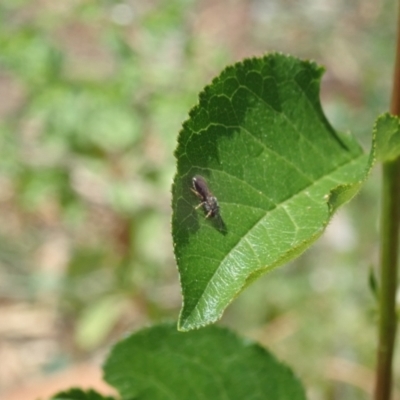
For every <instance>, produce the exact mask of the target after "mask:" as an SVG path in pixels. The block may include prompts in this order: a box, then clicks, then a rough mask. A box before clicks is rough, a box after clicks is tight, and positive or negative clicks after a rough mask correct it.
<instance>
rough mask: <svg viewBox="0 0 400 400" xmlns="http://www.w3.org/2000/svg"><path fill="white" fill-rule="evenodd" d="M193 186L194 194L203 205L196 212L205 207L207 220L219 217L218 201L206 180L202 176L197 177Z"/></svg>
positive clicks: (194, 178) (193, 181)
mask: <svg viewBox="0 0 400 400" xmlns="http://www.w3.org/2000/svg"><path fill="white" fill-rule="evenodd" d="M192 184H193V189H192V188H191V190H192V192H193V193H194V194H195V195H196V196H197V197H198V198H199V199H200V200H201V203H200V204H199V205H198V206H197V207H196V210H197V209H198V208H199V207H203V209H204V211H205V212H206V213H207V215H206V218H208V217H215V216H217V215H218V214H219V205H218V200H217V198H216V197H215V196H214V195H213V194H212V193H211V191H210V189H209V188H208V186H207V182H206V180H205V179H204V178H203V177H202V176H200V175H196V176H194V177H193V179H192Z"/></svg>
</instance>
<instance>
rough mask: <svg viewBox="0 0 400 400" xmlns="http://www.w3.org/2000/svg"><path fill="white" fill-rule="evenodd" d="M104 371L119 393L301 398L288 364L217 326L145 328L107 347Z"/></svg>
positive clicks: (151, 396) (143, 397)
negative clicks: (110, 348) (109, 351)
mask: <svg viewBox="0 0 400 400" xmlns="http://www.w3.org/2000/svg"><path fill="white" fill-rule="evenodd" d="M104 370H105V380H106V381H107V382H108V383H109V384H111V385H113V386H114V387H116V388H117V389H118V390H119V392H120V394H121V395H122V397H123V398H138V399H139V398H140V399H141V400H146V399H149V400H157V399H160V400H165V399H175V400H179V399H182V400H187V399H213V400H219V399H221V400H222V399H223V400H228V399H229V400H234V399H238V400H239V399H240V400H243V399H252V400H258V399H260V400H261V399H263V400H264V399H274V400H283V399H287V400H289V399H290V400H301V399H305V394H304V390H303V388H302V386H301V384H300V382H299V381H298V380H297V378H296V377H295V376H294V375H293V373H292V372H291V370H290V369H289V368H288V367H286V366H285V365H283V364H281V363H279V362H278V361H277V360H276V359H275V358H274V357H273V356H272V355H271V354H270V353H269V352H267V351H266V350H265V349H263V348H262V347H260V346H259V345H257V344H255V343H251V342H249V341H248V340H243V339H241V338H239V337H237V336H236V335H234V334H233V333H232V332H230V331H228V330H226V329H222V328H218V327H216V326H211V327H208V328H206V329H203V330H201V331H193V332H189V333H181V332H178V331H176V327H174V326H172V324H171V325H160V326H156V327H153V328H149V329H144V330H142V331H140V332H138V333H135V334H133V335H131V336H129V337H128V338H126V339H124V340H123V341H121V342H119V343H118V344H117V345H116V346H115V347H114V348H113V349H112V351H111V354H110V356H109V358H108V360H107V362H106V364H105V367H104Z"/></svg>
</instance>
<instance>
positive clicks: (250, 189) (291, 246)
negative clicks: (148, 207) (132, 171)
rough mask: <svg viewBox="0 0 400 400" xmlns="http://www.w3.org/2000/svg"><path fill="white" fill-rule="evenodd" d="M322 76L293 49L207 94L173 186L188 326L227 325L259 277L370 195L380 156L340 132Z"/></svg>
mask: <svg viewBox="0 0 400 400" xmlns="http://www.w3.org/2000/svg"><path fill="white" fill-rule="evenodd" d="M322 73H323V68H322V67H319V66H318V65H317V64H315V63H313V62H309V61H301V60H298V59H296V58H294V57H290V56H285V55H282V54H271V55H268V56H265V57H263V58H254V59H248V60H245V61H244V62H241V63H238V64H235V65H234V66H231V67H228V68H226V69H225V70H224V71H223V72H222V73H221V75H220V76H219V77H217V78H216V79H214V80H213V82H212V84H211V85H210V86H207V87H206V88H205V89H204V91H203V92H202V93H201V94H200V98H199V104H198V105H197V106H196V107H194V108H193V109H192V110H191V112H190V118H189V120H187V121H186V122H185V123H184V124H183V129H182V131H181V132H180V135H179V138H178V147H177V149H176V153H175V155H176V158H177V173H176V176H175V178H174V184H173V189H172V191H173V201H172V206H173V217H172V234H173V240H174V250H175V256H176V260H177V264H178V268H179V272H180V279H181V285H182V292H183V308H182V311H181V315H180V322H179V328H180V329H181V330H189V329H193V328H198V327H200V326H203V325H205V324H208V323H211V322H214V321H216V320H217V319H218V318H219V317H220V316H221V315H222V312H223V310H224V309H225V308H226V307H227V305H228V304H229V303H230V302H231V301H232V300H233V299H234V298H235V297H236V296H237V295H238V294H239V293H240V292H241V291H242V290H243V289H244V288H245V287H246V286H247V285H248V284H249V283H250V282H252V281H253V280H254V279H256V278H257V277H259V276H260V275H261V274H262V273H265V272H267V271H270V270H271V269H273V268H275V267H277V266H278V265H281V264H283V263H285V262H287V261H288V260H290V259H292V258H294V257H295V256H297V255H298V254H300V253H301V252H302V251H304V250H305V249H306V248H307V247H308V246H309V245H310V244H311V243H312V242H314V241H315V239H316V238H318V237H319V236H320V235H321V233H322V232H323V230H324V229H325V227H326V225H327V224H328V221H329V219H330V217H331V216H332V213H333V211H334V210H335V209H336V208H337V207H338V206H340V205H341V204H342V203H343V202H345V201H347V200H349V199H350V198H351V197H352V196H353V195H354V194H355V193H356V192H357V191H358V189H359V187H360V183H361V182H362V181H363V179H364V178H365V176H366V172H367V171H368V170H369V169H370V166H371V164H372V159H373V157H370V162H368V155H366V154H364V153H363V152H362V150H361V148H360V146H359V145H358V143H357V142H356V141H355V139H354V138H353V137H352V136H351V135H348V134H342V133H339V132H336V131H335V130H334V129H333V128H332V127H331V126H330V125H329V123H328V121H327V119H326V118H325V116H324V114H323V111H322V108H321V105H320V101H319V84H320V78H321V75H322ZM195 176H201V177H203V178H204V179H205V181H206V182H207V186H208V188H207V190H209V191H210V192H211V193H212V194H213V196H215V197H216V199H217V201H218V204H219V213H217V212H215V213H210V207H211V206H212V205H214V206H215V204H214V203H213V201H212V200H211V197H210V196H211V194H208V193H203V192H201V190H200V192H201V193H199V188H196V187H193V182H192V181H193V177H195ZM193 189H195V190H193ZM200 189H201V188H200ZM194 191H196V192H197V194H196V193H194ZM203 201H205V203H206V204H203V205H201V206H200V207H197V208H196V206H197V205H198V204H199V203H202V202H203ZM214 214H216V215H214ZM207 216H208V218H206V217H207Z"/></svg>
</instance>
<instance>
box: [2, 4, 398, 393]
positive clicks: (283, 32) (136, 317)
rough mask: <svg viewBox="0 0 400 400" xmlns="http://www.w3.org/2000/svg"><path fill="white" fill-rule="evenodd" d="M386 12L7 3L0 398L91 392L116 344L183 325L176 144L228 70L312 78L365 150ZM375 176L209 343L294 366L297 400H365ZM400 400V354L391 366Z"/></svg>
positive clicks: (388, 28) (383, 85)
mask: <svg viewBox="0 0 400 400" xmlns="http://www.w3.org/2000/svg"><path fill="white" fill-rule="evenodd" d="M394 3H395V2H394V1H383V0H354V1H351V2H348V1H345V0H339V1H334V2H333V1H329V0H308V1H295V0H280V1H278V0H265V1H262V0H241V1H239V0H147V1H139V0H131V1H129V0H126V1H123V2H118V1H111V0H108V1H107V0H103V1H90V0H64V1H53V0H1V2H0V397H2V398H3V399H7V400H10V399H13V400H16V399H18V400H25V399H34V398H37V397H40V396H42V398H45V397H46V395H48V394H50V393H54V392H55V391H56V390H58V389H60V388H67V387H69V386H71V385H79V386H84V387H88V386H94V387H97V388H99V389H100V390H102V389H104V390H107V389H106V388H104V387H103V386H101V384H100V383H99V382H100V375H101V370H100V366H99V365H100V363H101V361H102V360H103V359H104V357H105V355H106V352H107V349H108V348H109V346H110V345H111V344H112V343H113V342H114V341H116V340H117V339H118V338H120V337H121V335H123V334H124V333H125V332H127V331H130V330H135V329H139V328H140V327H142V326H144V325H146V324H149V323H154V322H157V321H160V320H163V319H165V318H174V319H176V318H177V315H178V312H179V308H180V302H181V297H180V289H179V280H178V274H177V270H176V267H175V262H174V258H173V253H172V243H171V237H170V212H171V210H170V203H171V195H170V187H171V182H172V178H173V174H174V157H173V151H174V148H175V143H176V138H177V135H178V132H179V130H180V126H181V123H182V121H183V120H184V119H186V118H187V115H188V111H189V109H190V108H191V107H192V106H193V105H194V104H195V103H196V101H197V93H198V92H199V91H200V90H201V89H202V88H203V86H204V85H205V84H207V83H209V82H210V80H211V79H212V78H213V77H214V76H216V75H217V74H219V72H220V71H221V69H222V68H224V66H226V65H227V64H229V63H232V62H235V61H239V60H241V59H242V58H244V57H249V56H257V55H262V54H264V53H266V52H269V51H273V50H276V51H281V52H285V53H291V54H293V55H296V56H299V57H302V58H311V59H314V60H316V61H317V62H318V63H320V64H323V65H325V66H326V69H327V72H326V74H325V75H324V78H323V83H322V101H323V107H324V110H325V112H326V114H327V115H328V118H329V119H330V121H331V122H332V124H333V125H334V126H335V127H336V128H337V129H339V130H351V131H352V132H353V133H354V134H355V135H356V136H357V137H358V139H359V140H360V141H361V142H362V143H363V145H364V147H365V149H366V150H368V147H369V143H370V137H371V130H372V125H373V121H374V119H375V118H376V116H377V115H378V114H379V113H381V112H384V111H386V110H387V109H388V105H389V99H390V87H391V77H392V68H393V59H394V45H395V43H394V35H395V22H396V21H395V20H396V18H395V12H396V10H395V4H394ZM378 199H379V171H374V172H373V175H372V177H371V179H370V181H369V182H368V183H367V185H366V186H365V188H364V189H363V190H362V192H361V194H359V195H358V197H357V198H356V199H355V200H354V201H353V202H352V203H351V204H349V205H347V206H345V207H344V209H343V210H341V211H340V212H339V213H338V215H336V217H335V218H334V220H333V222H332V223H331V225H330V226H329V228H328V230H327V232H326V233H325V234H324V236H323V237H322V238H321V239H320V240H319V241H318V243H317V244H316V245H315V246H314V247H313V248H312V249H310V250H309V251H307V252H306V253H305V254H304V255H303V256H302V257H300V258H299V259H298V260H296V261H295V262H293V263H291V264H290V265H288V266H284V267H282V268H279V269H278V270H276V271H274V272H272V273H270V274H269V275H267V276H265V277H264V278H262V279H260V280H259V281H258V282H256V283H255V284H253V285H252V286H251V287H250V288H249V289H247V291H246V292H245V293H244V294H243V295H241V296H240V297H239V299H238V300H237V301H236V302H235V303H234V304H233V305H232V306H231V307H230V308H229V309H228V311H227V312H226V314H225V316H224V318H223V320H222V321H221V323H222V324H224V325H227V326H230V327H232V328H233V329H235V330H236V331H238V332H240V333H241V334H244V335H247V336H249V337H252V338H255V339H257V340H259V341H260V342H261V343H263V344H264V345H265V346H267V347H269V348H270V349H271V351H273V352H274V353H275V354H276V355H277V357H279V358H280V359H281V360H284V361H285V362H286V363H288V364H289V365H291V366H292V367H293V368H294V370H295V371H296V373H297V375H298V376H299V377H300V379H301V380H302V381H303V382H304V384H305V386H306V387H307V391H308V396H309V399H311V400H313V399H329V400H335V399H367V398H369V395H368V393H370V390H371V387H372V386H371V385H372V381H373V368H374V361H375V346H376V308H375V300H374V296H373V294H372V292H371V290H370V289H369V286H368V276H369V271H370V270H371V269H373V268H374V267H375V266H376V261H377V251H378V244H377V216H378V208H379V200H378ZM395 368H396V377H395V382H397V383H396V385H397V390H400V386H399V382H400V355H399V351H397V354H396V358H395Z"/></svg>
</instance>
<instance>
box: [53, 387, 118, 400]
mask: <svg viewBox="0 0 400 400" xmlns="http://www.w3.org/2000/svg"><path fill="white" fill-rule="evenodd" d="M52 400H115V398H114V397H109V396H103V395H101V394H99V393H97V392H95V391H94V390H87V391H84V390H82V389H70V390H66V391H64V392H60V393H57V394H56V395H54V396H53V397H52Z"/></svg>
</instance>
